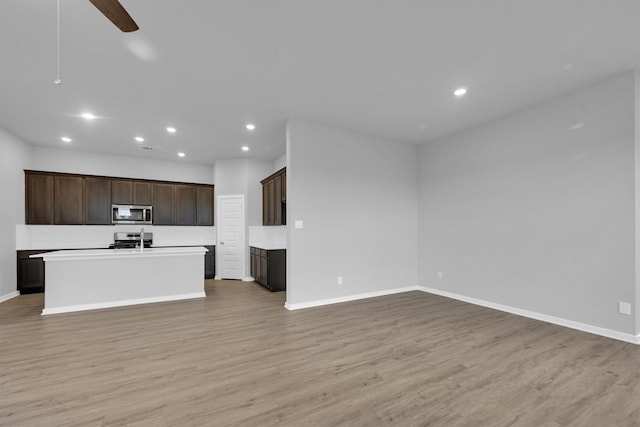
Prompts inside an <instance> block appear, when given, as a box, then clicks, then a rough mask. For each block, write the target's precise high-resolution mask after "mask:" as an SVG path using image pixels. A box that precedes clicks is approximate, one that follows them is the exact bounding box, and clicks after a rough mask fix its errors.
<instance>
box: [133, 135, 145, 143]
mask: <svg viewBox="0 0 640 427" xmlns="http://www.w3.org/2000/svg"><path fill="white" fill-rule="evenodd" d="M135 140H136V141H138V142H144V138H143V137H141V136H136V138H135Z"/></svg>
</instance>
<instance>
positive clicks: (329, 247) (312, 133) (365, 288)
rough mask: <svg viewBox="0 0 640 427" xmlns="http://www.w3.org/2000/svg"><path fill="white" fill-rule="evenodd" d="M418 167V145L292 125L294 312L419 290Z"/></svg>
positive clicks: (290, 290)
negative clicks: (300, 308)
mask: <svg viewBox="0 0 640 427" xmlns="http://www.w3.org/2000/svg"><path fill="white" fill-rule="evenodd" d="M417 166H418V165H417V148H416V147H415V146H413V145H409V144H404V143H399V142H395V141H388V140H383V139H379V138H373V137H370V136H366V135H362V134H358V133H355V132H350V131H345V130H339V129H333V128H329V127H325V126H321V125H318V124H313V123H309V122H304V121H300V120H289V122H288V123H287V180H288V188H287V224H289V226H288V229H289V236H288V243H287V248H288V250H287V305H288V307H291V308H296V305H299V306H304V305H312V304H315V303H323V302H322V300H331V299H349V298H352V297H358V296H362V294H367V293H376V292H379V293H385V292H393V290H394V289H401V288H405V287H410V286H416V285H417V257H416V253H417V236H416V230H417V197H416V195H417ZM295 220H302V221H304V223H303V224H304V228H303V229H295V228H294V226H293V225H294V221H295ZM338 276H342V277H343V284H342V285H338V284H337V277H338Z"/></svg>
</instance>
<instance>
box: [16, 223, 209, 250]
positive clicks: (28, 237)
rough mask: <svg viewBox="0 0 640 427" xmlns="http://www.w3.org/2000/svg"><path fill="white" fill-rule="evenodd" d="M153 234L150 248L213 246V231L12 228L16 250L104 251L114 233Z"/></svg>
mask: <svg viewBox="0 0 640 427" xmlns="http://www.w3.org/2000/svg"><path fill="white" fill-rule="evenodd" d="M140 228H144V231H145V232H151V233H153V245H154V246H197V245H215V244H216V228H215V227H177V226H172V227H166V226H164V227H163V226H153V225H143V226H140V225H23V224H21V225H16V249H17V250H28V249H77V248H107V247H108V246H109V245H110V244H111V243H113V233H115V232H117V231H124V232H127V231H140Z"/></svg>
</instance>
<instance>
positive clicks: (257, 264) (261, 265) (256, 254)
mask: <svg viewBox="0 0 640 427" xmlns="http://www.w3.org/2000/svg"><path fill="white" fill-rule="evenodd" d="M249 253H250V262H251V276H252V277H253V278H254V279H255V281H256V282H258V283H260V284H261V285H262V286H264V287H265V288H267V289H269V290H270V291H271V292H278V291H284V290H286V288H287V269H286V267H287V251H286V249H273V250H267V249H261V248H256V247H253V246H252V247H250V249H249Z"/></svg>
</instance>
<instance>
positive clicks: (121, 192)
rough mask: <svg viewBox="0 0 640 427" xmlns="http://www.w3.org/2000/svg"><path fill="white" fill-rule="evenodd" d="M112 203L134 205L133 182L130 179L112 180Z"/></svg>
mask: <svg viewBox="0 0 640 427" xmlns="http://www.w3.org/2000/svg"><path fill="white" fill-rule="evenodd" d="M111 203H113V204H114V205H132V204H133V181H131V180H128V179H113V180H111Z"/></svg>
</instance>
